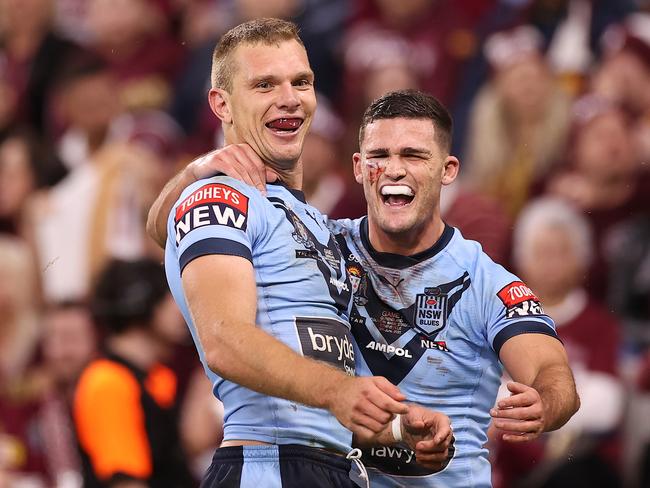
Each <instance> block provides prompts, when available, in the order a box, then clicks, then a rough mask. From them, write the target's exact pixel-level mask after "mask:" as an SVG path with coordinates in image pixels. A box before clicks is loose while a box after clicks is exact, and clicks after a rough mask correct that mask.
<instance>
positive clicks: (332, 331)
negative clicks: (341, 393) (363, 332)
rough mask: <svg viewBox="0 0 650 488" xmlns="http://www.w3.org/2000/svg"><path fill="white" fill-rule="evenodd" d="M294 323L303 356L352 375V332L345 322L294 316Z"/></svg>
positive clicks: (353, 367) (353, 370)
mask: <svg viewBox="0 0 650 488" xmlns="http://www.w3.org/2000/svg"><path fill="white" fill-rule="evenodd" d="M295 324H296V330H297V332H298V339H299V340H300V348H301V350H302V355H303V356H306V357H310V358H313V359H316V360H318V361H325V362H326V363H329V364H331V365H333V366H335V367H337V368H339V369H342V370H343V371H345V372H346V373H347V374H349V375H350V376H354V374H355V371H356V367H355V362H354V346H353V345H352V334H351V333H350V329H349V328H348V327H347V326H346V325H345V324H343V323H342V322H339V321H337V320H332V319H329V318H324V317H296V319H295Z"/></svg>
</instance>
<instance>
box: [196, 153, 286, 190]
mask: <svg viewBox="0 0 650 488" xmlns="http://www.w3.org/2000/svg"><path fill="white" fill-rule="evenodd" d="M186 171H188V172H189V173H190V174H191V176H192V178H193V179H194V180H195V181H196V180H200V179H203V178H209V177H211V176H214V175H216V174H220V173H221V174H224V175H226V176H230V177H231V178H235V179H236V180H240V181H241V182H243V183H246V184H247V185H250V186H254V187H255V188H257V189H258V190H259V191H260V192H262V194H266V181H267V180H268V181H271V182H273V181H275V180H276V178H277V176H276V175H275V173H273V172H272V171H270V170H267V169H266V167H265V165H264V162H263V161H262V160H261V159H260V157H259V156H258V155H257V153H256V152H255V151H253V149H252V148H251V147H250V146H249V145H248V144H230V145H228V146H225V147H222V148H221V149H215V150H214V151H211V152H209V153H207V154H204V155H203V156H201V157H200V158H197V159H195V160H194V161H192V162H191V163H190V164H189V165H188V166H187V168H186Z"/></svg>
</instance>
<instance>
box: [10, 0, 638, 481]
mask: <svg viewBox="0 0 650 488" xmlns="http://www.w3.org/2000/svg"><path fill="white" fill-rule="evenodd" d="M258 17H281V18H286V19H291V20H293V21H295V22H296V23H297V24H298V25H299V26H300V28H301V35H302V38H303V40H304V42H305V45H306V48H307V51H308V53H309V58H310V60H311V63H312V68H313V69H314V71H315V73H316V89H317V91H318V98H319V108H318V111H317V114H316V117H315V120H314V123H313V125H312V129H311V133H310V135H309V136H308V138H307V140H306V145H305V150H304V153H303V161H304V167H305V179H304V191H305V194H306V197H307V200H308V201H309V202H310V203H312V204H313V205H314V206H316V207H318V208H319V209H320V210H321V211H322V212H323V213H325V214H328V215H329V216H330V217H334V218H337V217H358V216H361V215H362V214H363V213H364V212H365V203H364V200H363V194H362V190H361V188H360V187H358V185H356V183H354V180H353V178H352V171H351V168H352V165H351V155H352V153H353V152H355V151H356V149H357V147H358V146H357V144H358V142H357V135H358V126H359V122H360V118H361V115H362V113H363V110H364V109H365V107H366V106H367V105H368V104H369V102H370V101H371V100H373V99H374V98H375V97H377V96H379V95H381V94H383V93H385V92H387V91H390V90H394V89H403V88H420V89H423V90H426V91H428V92H430V93H431V94H433V95H434V96H436V97H438V98H439V99H440V100H441V101H442V102H443V103H445V105H446V106H447V107H449V108H450V110H451V111H452V113H453V115H454V120H455V129H454V149H453V152H454V154H455V155H457V156H459V157H460V159H461V179H460V182H456V183H454V185H452V186H450V187H447V188H445V189H444V191H443V195H442V212H443V218H444V219H445V220H446V221H447V222H448V223H449V224H451V225H453V226H455V227H457V228H459V229H460V230H461V232H462V233H463V234H464V235H465V237H467V238H470V239H475V240H477V241H479V242H480V243H481V244H482V246H483V248H484V250H485V251H486V252H487V253H488V254H489V255H490V256H491V257H492V259H494V260H495V261H497V262H499V263H502V264H504V265H506V266H509V267H510V268H511V269H513V270H514V271H515V272H516V273H517V274H518V275H519V276H520V277H521V278H522V279H523V280H524V281H525V282H526V283H527V284H528V285H529V286H530V287H531V288H532V290H533V291H534V292H535V293H536V294H537V295H538V296H539V297H540V299H541V301H542V303H543V305H544V308H545V310H546V312H547V313H548V314H549V315H550V316H551V317H552V318H553V319H554V320H555V322H556V324H557V328H558V333H559V335H560V337H561V338H562V340H563V342H564V345H565V347H566V349H567V352H568V354H569V359H570V362H571V365H572V368H573V370H574V374H575V377H576V383H577V387H578V391H579V394H580V396H581V400H582V407H581V410H580V411H579V413H578V414H577V415H576V416H575V417H574V418H573V419H572V420H571V421H570V422H569V424H567V425H566V426H565V427H563V428H562V429H560V430H559V431H557V432H553V433H550V434H546V435H543V436H542V438H540V440H538V441H535V442H533V443H529V444H526V445H522V444H516V445H507V444H504V443H502V442H500V441H499V440H498V439H492V440H491V455H492V461H493V466H494V470H493V471H494V476H493V478H494V479H493V482H494V486H495V488H509V487H560V486H562V487H565V486H566V487H569V486H570V487H577V486H592V487H595V486H603V487H616V486H630V487H649V486H650V422H649V421H648V419H650V1H648V0H400V1H394V0H264V1H260V0H0V487H1V488H5V487H12V488H13V487H16V488H21V487H22V488H25V487H29V488H39V487H50V486H52V487H58V488H73V487H78V486H81V484H80V483H81V481H80V480H81V477H80V476H81V475H80V473H81V472H82V470H83V464H84V459H82V456H80V454H79V450H78V447H79V445H80V443H81V447H82V448H83V447H88V446H89V445H91V444H92V442H91V441H88V439H86V437H87V436H91V435H92V432H90V433H88V432H86V431H85V430H83V424H84V420H85V419H86V417H85V415H86V414H85V413H84V412H83V411H82V408H81V407H80V405H79V402H80V401H81V400H79V396H83V395H81V394H80V393H79V392H78V391H76V388H77V385H78V383H79V378H80V377H82V376H83V377H85V375H86V374H87V372H88V368H89V365H92V364H94V363H95V362H96V361H98V359H99V358H101V357H103V356H105V355H106V354H109V353H111V351H112V352H115V351H117V350H122V349H120V348H123V350H125V351H131V352H129V353H128V354H131V353H133V354H135V357H136V358H137V357H138V355H140V356H146V355H147V354H148V352H147V351H146V348H138V347H137V344H138V343H139V342H138V341H144V342H143V343H155V344H156V345H158V346H160V347H156V348H155V351H154V352H149V354H150V356H147V358H146V359H147V360H148V359H150V358H151V357H154V358H155V359H156V361H160V362H161V363H164V364H165V367H166V368H167V369H166V371H169V372H170V374H172V375H173V377H174V382H173V385H174V388H173V390H174V391H173V394H172V395H171V397H170V399H171V398H172V397H173V403H174V405H175V409H174V411H175V412H176V416H175V417H174V418H176V419H177V420H175V422H176V427H177V429H178V435H179V439H180V445H181V446H182V447H183V449H184V462H185V464H186V466H187V467H188V468H189V471H190V472H191V473H192V474H193V476H194V477H195V478H198V477H200V475H201V472H202V470H203V469H204V468H205V467H206V466H207V464H209V456H210V453H211V452H212V451H213V449H214V448H215V447H216V446H217V445H218V443H219V441H220V422H221V416H222V412H221V411H220V410H219V405H218V404H217V401H216V400H215V399H213V398H212V397H211V391H210V385H209V384H207V380H206V379H205V378H204V377H203V375H202V373H201V371H200V369H199V363H198V358H197V357H196V353H195V351H194V348H193V346H192V343H191V338H190V337H189V334H188V333H187V332H186V328H185V325H184V323H183V320H182V317H181V316H180V313H179V312H178V311H177V310H176V308H175V306H174V305H173V303H171V302H169V303H168V301H169V297H168V296H164V297H163V296H160V297H158V296H156V298H155V300H154V299H152V301H151V303H149V305H148V307H149V308H148V309H147V310H148V311H149V312H150V313H148V315H147V316H146V317H144V316H142V317H141V316H138V317H136V318H138V319H140V320H141V321H142V320H145V319H146V320H145V321H146V322H147V327H146V335H145V336H137V335H136V336H133V334H131V335H129V336H128V337H127V338H126V339H125V337H124V330H117V331H116V330H115V328H114V327H113V328H111V327H110V326H106V324H105V323H104V322H106V320H102V317H103V315H102V310H103V309H105V307H106V300H109V299H110V300H116V302H115V303H118V302H119V300H120V298H119V297H112V295H111V296H109V297H108V298H107V295H106V294H107V293H108V292H107V291H106V289H105V288H106V287H105V286H104V288H102V286H101V284H102V283H104V285H105V283H106V276H110V273H111V272H113V273H115V272H116V271H115V270H116V269H119V267H120V266H123V265H124V263H129V262H139V263H143V262H146V263H159V262H161V260H162V251H161V250H159V249H157V248H156V247H155V245H154V244H153V242H152V241H150V240H149V239H148V238H147V237H146V234H145V232H144V223H145V219H146V214H147V211H148V208H149V205H150V204H151V203H152V202H153V199H154V198H155V196H156V195H157V194H158V192H159V191H160V189H161V188H162V185H163V184H164V183H165V182H166V181H167V180H168V179H169V178H170V177H171V176H172V175H173V174H174V173H175V172H176V171H178V170H179V169H180V168H181V167H182V166H183V165H185V164H186V163H187V162H189V161H190V160H192V159H193V158H194V157H196V156H198V155H200V154H202V153H204V152H206V151H209V150H210V149H213V148H215V147H218V146H219V145H220V143H221V140H222V135H221V132H220V127H219V123H218V120H217V119H216V117H214V116H212V114H211V113H210V110H209V107H208V105H207V103H206V93H207V90H208V88H209V82H210V81H209V75H210V63H211V56H212V49H213V47H214V44H215V42H216V40H217V39H218V38H219V36H220V35H221V34H222V33H223V32H225V30H227V29H229V28H230V27H232V26H233V25H236V24H238V23H240V22H242V21H245V20H249V19H252V18H258ZM137 276H139V277H140V278H142V279H143V280H144V279H145V277H144V276H145V275H144V274H137ZM116 283H120V282H119V280H117V281H116ZM114 286H117V287H119V286H118V285H114ZM124 286H126V285H124ZM125 289H126V288H125ZM109 295H110V293H109ZM111 297H112V298H111ZM119 303H121V302H119ZM170 303H171V305H170ZM127 305H128V304H127ZM129 306H130V305H129ZM127 309H128V307H127ZM143 317H144V318H143ZM116 336H117V338H116ZM133 344H136V345H135V346H133ZM132 350H133V351H132ZM138 360H139V359H138ZM143 361H145V359H143ZM136 362H137V361H136ZM169 384H172V383H169ZM154 396H155V395H154ZM170 401H171V400H170ZM176 407H177V408H176ZM91 410H92V409H91ZM86 430H87V429H86ZM84 443H86V444H84ZM206 456H207V457H206Z"/></svg>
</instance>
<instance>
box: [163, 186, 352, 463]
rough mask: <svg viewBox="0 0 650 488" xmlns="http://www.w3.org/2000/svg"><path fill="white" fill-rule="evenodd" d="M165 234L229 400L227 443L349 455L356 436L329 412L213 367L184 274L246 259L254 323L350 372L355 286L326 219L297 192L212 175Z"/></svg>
mask: <svg viewBox="0 0 650 488" xmlns="http://www.w3.org/2000/svg"><path fill="white" fill-rule="evenodd" d="M167 231H168V239H167V246H166V250H165V264H166V270H167V278H168V281H169V285H170V288H171V290H172V294H173V295H174V298H175V300H176V302H177V303H178V305H179V307H180V309H181V311H182V313H183V316H184V317H185V320H186V322H187V323H188V325H189V328H190V331H191V333H192V337H193V339H194V342H195V345H196V348H197V350H198V352H199V356H200V359H201V361H202V363H203V365H204V369H205V372H206V374H207V375H208V377H209V378H210V380H211V381H212V384H213V390H214V393H215V395H216V396H217V397H218V398H219V399H220V400H221V401H222V402H223V403H224V408H225V416H224V422H225V425H224V439H225V440H229V439H247V440H258V441H263V442H268V443H273V444H303V445H309V446H315V447H327V448H333V449H337V450H340V451H345V452H347V451H348V450H349V449H350V443H351V437H352V435H351V433H350V432H349V431H348V430H346V429H345V428H344V427H343V426H342V425H341V424H340V423H339V422H338V421H337V420H336V418H335V417H334V416H332V415H331V414H330V413H329V412H327V411H325V410H322V409H316V408H311V407H306V406H304V405H301V404H296V403H295V402H290V401H288V400H284V399H280V398H275V397H269V396H266V395H262V394H260V393H257V392H254V391H251V390H249V389H247V388H244V387H242V386H240V385H238V384H235V383H233V382H231V381H228V380H225V379H223V378H221V377H219V376H218V375H217V374H215V373H214V372H213V371H211V370H210V369H209V368H208V366H207V364H206V362H205V357H204V351H203V349H202V347H201V343H200V341H199V337H198V334H197V331H196V328H195V324H194V323H193V322H192V318H191V316H190V313H189V311H188V307H187V303H186V301H185V297H184V294H183V289H182V282H181V273H182V271H183V268H184V267H185V266H186V265H187V264H188V263H189V262H191V261H192V260H193V259H195V258H197V257H199V256H203V255H208V254H226V255H234V256H241V257H243V258H245V259H248V260H250V261H251V262H252V263H253V266H254V269H255V279H256V283H257V317H256V322H257V324H258V326H259V327H261V328H262V329H263V330H265V331H266V332H268V333H269V334H271V335H272V336H274V337H275V338H276V339H278V340H280V341H282V342H284V343H285V344H287V345H288V346H289V347H291V348H292V349H293V350H294V351H296V352H297V353H299V354H302V355H304V356H307V357H311V358H314V359H317V360H321V361H326V362H328V363H330V364H332V365H333V366H335V367H337V368H340V369H342V370H343V371H345V372H347V373H348V374H350V375H354V371H355V362H354V361H355V356H354V349H353V345H352V337H351V334H350V328H349V322H348V318H349V313H350V308H351V284H350V281H349V279H348V276H347V273H346V269H345V262H344V260H343V257H342V255H341V252H340V250H339V247H338V245H337V243H336V241H335V240H334V238H333V236H332V235H331V234H330V232H329V229H328V228H327V225H326V223H325V220H324V218H323V216H322V215H321V214H320V213H319V212H318V211H317V210H316V209H314V208H313V207H311V206H309V205H307V204H306V203H305V201H304V198H303V196H302V193H301V192H298V191H293V190H289V189H287V188H285V187H284V186H280V185H269V187H268V196H267V197H266V198H265V197H263V196H262V195H261V194H260V193H259V192H258V191H257V190H256V189H254V188H252V187H250V186H247V185H245V184H243V183H241V182H239V181H237V180H234V179H232V178H228V177H226V176H216V177H213V178H209V179H205V180H201V181H197V182H195V183H193V184H192V185H190V186H189V187H188V188H186V189H185V191H184V192H183V194H182V195H181V197H180V198H179V200H178V201H177V203H176V205H175V206H174V208H173V209H172V211H171V213H170V216H169V219H168V226H167ZM214 279H215V280H218V279H219V276H215V277H214ZM232 306H233V307H236V306H237V303H233V304H232ZM250 353H251V354H256V351H252V350H251V351H250ZM314 381H317V378H314Z"/></svg>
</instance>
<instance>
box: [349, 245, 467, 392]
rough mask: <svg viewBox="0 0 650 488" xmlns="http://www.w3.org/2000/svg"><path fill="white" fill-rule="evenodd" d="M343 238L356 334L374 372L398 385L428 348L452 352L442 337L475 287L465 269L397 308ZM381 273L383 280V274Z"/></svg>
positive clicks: (358, 342) (423, 288) (352, 321)
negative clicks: (455, 311) (384, 296)
mask: <svg viewBox="0 0 650 488" xmlns="http://www.w3.org/2000/svg"><path fill="white" fill-rule="evenodd" d="M338 241H339V244H341V247H342V248H343V251H344V252H345V253H346V256H348V261H347V269H348V274H349V275H350V281H351V283H352V292H353V293H354V306H353V307H352V314H351V316H350V324H351V326H352V334H353V335H354V338H355V340H356V342H357V345H358V347H359V349H360V351H361V354H362V355H363V358H364V359H365V361H366V364H367V365H368V367H369V368H370V370H371V371H372V374H373V375H380V376H385V377H386V378H388V379H389V380H390V381H391V382H392V383H394V384H398V383H399V382H401V381H402V380H403V379H404V377H406V376H407V375H408V374H409V373H410V372H411V370H412V369H413V367H414V366H415V365H416V364H417V362H418V361H419V360H420V358H421V357H422V355H423V354H424V353H425V352H427V351H428V350H431V349H434V350H439V351H443V352H447V353H449V352H450V351H449V349H448V348H447V344H446V343H445V342H444V341H439V340H436V337H437V336H438V334H439V333H440V332H441V331H442V330H443V329H444V328H445V327H446V326H447V323H448V319H449V315H450V314H451V312H452V310H453V309H454V306H455V305H456V304H457V303H458V300H460V298H461V296H462V295H463V293H464V292H465V290H467V289H468V288H469V286H470V284H471V280H470V278H469V274H468V273H467V272H465V273H463V274H462V275H461V276H459V277H458V278H456V279H454V280H452V281H450V282H447V283H442V284H435V285H433V284H432V286H423V287H422V290H418V293H417V294H416V298H415V301H414V302H413V303H412V304H411V305H410V306H408V307H404V308H400V309H397V308H393V307H392V306H390V305H389V304H387V303H386V302H385V301H384V300H382V298H381V297H380V296H379V294H378V293H377V291H376V290H375V288H374V287H373V285H372V280H370V278H369V276H368V275H367V273H366V270H365V269H364V268H363V267H362V266H361V265H360V264H359V262H358V261H357V260H356V259H354V257H353V255H352V254H351V253H350V252H349V249H348V248H347V246H345V242H344V241H343V240H342V239H338ZM344 246H345V247H344ZM377 278H378V279H379V281H382V280H381V278H382V277H381V276H378V277H377ZM397 286H399V285H397Z"/></svg>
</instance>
